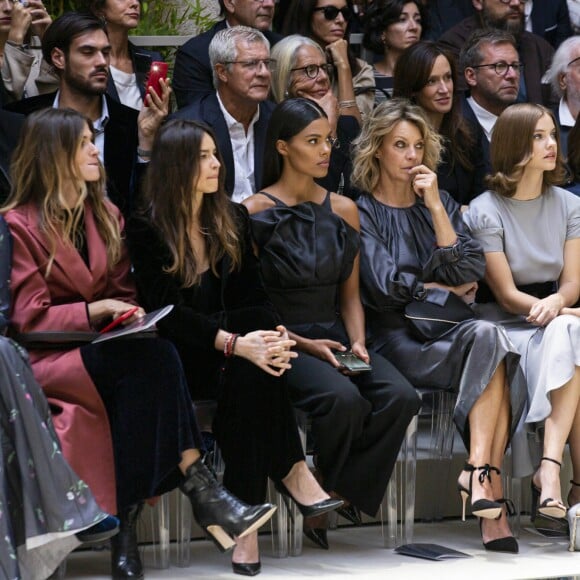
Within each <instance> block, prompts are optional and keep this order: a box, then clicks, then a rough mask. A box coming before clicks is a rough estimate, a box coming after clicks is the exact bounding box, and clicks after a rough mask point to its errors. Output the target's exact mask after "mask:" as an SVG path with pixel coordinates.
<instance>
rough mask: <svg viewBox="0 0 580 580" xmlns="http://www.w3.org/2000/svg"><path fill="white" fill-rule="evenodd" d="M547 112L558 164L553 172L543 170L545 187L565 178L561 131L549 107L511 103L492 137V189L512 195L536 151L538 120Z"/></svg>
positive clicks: (488, 181)
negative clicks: (552, 124) (552, 130)
mask: <svg viewBox="0 0 580 580" xmlns="http://www.w3.org/2000/svg"><path fill="white" fill-rule="evenodd" d="M544 115H548V116H549V117H550V118H551V119H552V121H553V122H554V127H555V128H556V143H557V145H558V151H557V154H556V167H555V168H554V169H553V170H552V171H544V174H543V183H542V190H543V191H544V190H545V189H546V188H547V187H548V186H550V185H560V184H561V183H563V182H564V181H565V179H566V175H567V172H566V168H565V165H564V159H563V157H562V152H561V149H560V131H559V129H558V124H557V123H556V120H555V118H554V114H553V113H552V111H550V109H547V108H546V107H544V106H542V105H536V104H532V103H520V104H518V105H511V106H510V107H508V108H507V109H506V110H505V111H504V112H503V113H502V114H501V115H500V116H499V118H498V120H497V121H496V123H495V125H494V127H493V133H492V136H491V149H490V152H491V167H492V174H491V175H489V176H488V177H487V178H486V183H487V186H488V187H489V189H492V190H493V191H495V192H497V193H499V194H500V195H503V196H505V197H512V196H513V195H515V193H516V189H517V186H518V183H519V181H520V179H521V178H522V175H523V173H524V171H525V168H526V165H527V164H528V162H529V161H530V159H531V157H532V155H533V151H534V140H533V137H534V132H535V131H536V125H537V124H538V121H539V120H540V119H541V118H542V117H543V116H544Z"/></svg>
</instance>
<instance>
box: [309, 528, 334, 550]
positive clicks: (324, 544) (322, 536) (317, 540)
mask: <svg viewBox="0 0 580 580" xmlns="http://www.w3.org/2000/svg"><path fill="white" fill-rule="evenodd" d="M302 531H303V532H304V535H305V536H306V537H307V538H308V539H309V540H310V541H311V542H313V543H314V544H316V545H317V546H318V547H319V548H322V549H323V550H328V549H329V548H330V545H329V543H328V535H327V533H326V528H302Z"/></svg>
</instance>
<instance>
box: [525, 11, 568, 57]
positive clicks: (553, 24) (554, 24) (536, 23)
mask: <svg viewBox="0 0 580 580" xmlns="http://www.w3.org/2000/svg"><path fill="white" fill-rule="evenodd" d="M532 30H533V31H534V34H537V35H539V36H542V37H543V38H544V39H545V40H547V41H548V42H549V43H550V44H551V45H552V46H553V47H554V48H558V46H560V44H561V43H562V42H563V41H564V40H566V39H567V38H568V37H569V36H572V26H571V24H570V13H569V11H568V2H567V1H566V0H549V1H546V0H544V1H542V0H536V1H535V2H534V6H533V7H532Z"/></svg>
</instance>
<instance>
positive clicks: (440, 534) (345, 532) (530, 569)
mask: <svg viewBox="0 0 580 580" xmlns="http://www.w3.org/2000/svg"><path fill="white" fill-rule="evenodd" d="M523 524H524V529H523V530H522V532H521V536H520V553H519V554H518V555H509V554H494V553H490V552H486V551H485V550H484V549H483V547H482V544H481V542H480V539H479V532H478V527H477V522H476V521H475V520H468V521H467V522H466V523H462V522H460V521H444V522H441V523H429V524H424V523H418V524H416V526H415V541H416V542H431V543H438V544H443V545H445V546H448V547H451V548H455V549H457V550H461V551H463V552H465V553H467V554H469V555H470V556H471V558H467V559H461V560H451V561H445V562H432V561H427V560H419V559H415V558H409V557H406V556H400V555H398V554H395V553H394V552H393V550H391V549H386V548H384V547H383V541H382V537H381V528H380V526H376V525H372V526H363V527H361V528H339V529H338V530H333V531H330V532H329V541H330V544H331V549H330V550H329V551H328V552H325V551H322V550H320V549H317V548H314V547H311V545H310V544H309V541H308V540H305V542H304V550H303V553H302V555H301V556H299V557H294V558H285V559H276V558H273V557H271V556H269V555H268V553H269V551H270V538H269V536H268V535H267V534H265V535H262V536H260V547H261V551H262V573H261V574H260V576H259V578H260V579H261V580H268V579H270V578H272V579H274V578H275V579H281V578H286V579H293V578H297V577H306V578H309V577H319V578H323V579H346V578H347V577H348V576H351V577H352V576H354V577H356V578H365V579H366V578H369V579H379V578H380V579H382V580H396V579H404V580H409V579H413V578H445V579H450V580H451V579H458V580H473V579H479V578H481V579H486V580H503V579H519V578H576V579H577V580H580V552H575V553H573V552H568V550H567V542H564V541H552V540H549V539H546V538H543V537H540V536H537V535H535V534H532V533H531V531H530V530H528V529H526V528H525V522H523ZM172 549H173V548H172ZM145 552H146V553H145V554H144V556H145V559H146V578H147V580H156V579H168V578H172V579H180V578H195V579H196V580H209V579H218V578H231V579H233V578H241V577H240V576H236V575H234V574H233V573H232V572H231V568H230V565H229V559H228V556H227V555H222V554H219V553H218V552H217V550H216V549H215V548H214V547H213V545H212V544H211V543H209V542H208V541H204V540H199V541H194V542H192V547H191V556H192V559H191V561H192V563H191V565H190V566H189V567H188V568H178V567H176V566H175V564H172V566H171V567H170V568H168V569H165V570H159V569H156V568H154V567H153V562H152V558H151V551H150V550H149V549H148V548H146V549H145ZM108 566H109V553H108V552H107V551H102V552H75V553H73V554H72V555H71V556H70V557H69V559H68V563H67V574H66V578H79V579H81V578H82V579H83V580H89V579H91V580H101V579H102V580H104V579H107V578H110V577H109V575H108Z"/></svg>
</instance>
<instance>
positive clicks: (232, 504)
mask: <svg viewBox="0 0 580 580" xmlns="http://www.w3.org/2000/svg"><path fill="white" fill-rule="evenodd" d="M181 491H183V493H185V495H187V496H188V497H189V500H190V501H191V505H192V507H193V515H194V517H195V519H196V520H197V523H198V524H199V525H200V526H201V527H202V528H203V529H204V531H205V532H206V533H207V534H208V535H209V536H210V538H211V539H212V540H213V541H214V542H215V544H216V546H217V547H218V548H219V549H220V550H221V551H222V552H225V551H227V550H230V549H232V548H233V547H234V546H235V545H236V543H235V540H234V539H233V536H239V537H244V536H246V535H247V534H250V533H252V532H253V531H255V530H257V529H258V528H259V527H260V526H262V525H263V524H265V523H266V522H267V521H268V520H269V519H270V517H271V516H272V514H273V513H274V512H275V511H276V507H275V506H273V505H272V504H269V503H265V504H262V505H254V506H252V505H248V504H246V503H244V502H243V501H240V500H239V499H238V498H237V497H235V496H234V495H232V494H231V493H230V492H229V491H228V490H227V489H226V488H225V487H223V486H222V485H221V484H220V483H219V482H218V481H217V480H216V478H215V477H214V476H213V474H212V473H211V472H210V470H209V469H208V468H207V467H206V466H205V465H204V464H203V463H202V461H201V459H199V460H198V461H196V462H195V463H193V464H192V465H190V466H189V467H188V468H187V471H186V474H185V480H184V482H183V483H182V484H181Z"/></svg>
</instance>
